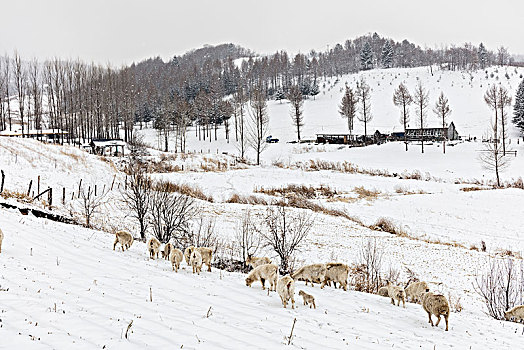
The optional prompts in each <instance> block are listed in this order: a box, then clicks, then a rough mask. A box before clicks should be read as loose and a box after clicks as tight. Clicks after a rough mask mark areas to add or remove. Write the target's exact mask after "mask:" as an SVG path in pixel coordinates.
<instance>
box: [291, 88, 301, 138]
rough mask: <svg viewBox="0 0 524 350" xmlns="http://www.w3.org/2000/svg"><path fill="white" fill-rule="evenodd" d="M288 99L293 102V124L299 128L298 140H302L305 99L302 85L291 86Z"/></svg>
mask: <svg viewBox="0 0 524 350" xmlns="http://www.w3.org/2000/svg"><path fill="white" fill-rule="evenodd" d="M287 99H288V100H289V102H290V103H291V119H292V120H293V125H294V126H295V128H296V129H297V138H298V142H300V128H301V127H303V126H304V116H303V113H304V111H303V109H302V107H303V105H304V100H303V96H302V91H301V90H300V87H298V86H297V85H293V86H291V87H290V88H289V91H288V93H287Z"/></svg>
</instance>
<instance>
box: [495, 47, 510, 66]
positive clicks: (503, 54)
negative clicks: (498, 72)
mask: <svg viewBox="0 0 524 350" xmlns="http://www.w3.org/2000/svg"><path fill="white" fill-rule="evenodd" d="M497 58H498V63H499V65H500V66H505V65H507V64H508V63H509V58H510V54H509V52H508V49H506V48H505V47H504V46H501V47H499V48H498V50H497Z"/></svg>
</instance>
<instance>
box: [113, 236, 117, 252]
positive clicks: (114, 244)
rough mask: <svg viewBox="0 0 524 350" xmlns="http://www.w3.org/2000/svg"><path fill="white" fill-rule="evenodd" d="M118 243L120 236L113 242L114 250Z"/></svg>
mask: <svg viewBox="0 0 524 350" xmlns="http://www.w3.org/2000/svg"><path fill="white" fill-rule="evenodd" d="M117 243H118V238H117V239H115V243H113V250H115V248H116V244H117Z"/></svg>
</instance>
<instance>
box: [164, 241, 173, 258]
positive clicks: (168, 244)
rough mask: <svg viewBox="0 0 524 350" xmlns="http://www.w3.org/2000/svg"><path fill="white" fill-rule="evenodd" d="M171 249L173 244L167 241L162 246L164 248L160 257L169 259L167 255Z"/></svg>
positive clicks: (169, 254)
mask: <svg viewBox="0 0 524 350" xmlns="http://www.w3.org/2000/svg"><path fill="white" fill-rule="evenodd" d="M172 250H173V245H172V244H171V243H167V244H166V245H165V246H164V250H162V258H164V259H166V260H167V259H169V257H170V256H171V251H172Z"/></svg>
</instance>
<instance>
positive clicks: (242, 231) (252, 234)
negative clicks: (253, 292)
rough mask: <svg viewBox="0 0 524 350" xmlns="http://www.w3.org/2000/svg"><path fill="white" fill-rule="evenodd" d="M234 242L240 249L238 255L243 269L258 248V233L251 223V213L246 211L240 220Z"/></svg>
mask: <svg viewBox="0 0 524 350" xmlns="http://www.w3.org/2000/svg"><path fill="white" fill-rule="evenodd" d="M235 238H236V241H237V242H238V245H239V247H240V254H241V257H242V262H243V263H244V267H245V264H246V260H247V258H248V257H251V256H253V255H255V254H256V253H257V251H258V249H259V247H260V242H261V239H260V232H259V230H258V229H257V227H256V225H255V223H254V222H253V217H252V215H251V211H249V209H248V210H246V211H244V214H243V215H242V218H241V219H240V223H239V225H238V227H237V230H236V235H235Z"/></svg>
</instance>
